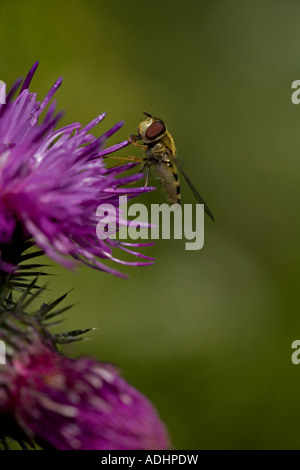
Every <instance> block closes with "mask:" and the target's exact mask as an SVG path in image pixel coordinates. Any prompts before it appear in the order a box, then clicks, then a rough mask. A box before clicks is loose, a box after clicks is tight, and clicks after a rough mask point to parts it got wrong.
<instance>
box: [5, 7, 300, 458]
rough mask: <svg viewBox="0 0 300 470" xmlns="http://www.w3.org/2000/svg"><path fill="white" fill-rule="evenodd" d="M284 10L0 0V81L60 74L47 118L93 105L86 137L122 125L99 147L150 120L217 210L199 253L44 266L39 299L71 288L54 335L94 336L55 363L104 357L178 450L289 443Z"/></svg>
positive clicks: (294, 435) (299, 114)
mask: <svg viewBox="0 0 300 470" xmlns="http://www.w3.org/2000/svg"><path fill="white" fill-rule="evenodd" d="M299 16H300V4H299V2H298V1H296V0H294V1H293V0H288V1H283V0H251V1H240V0H227V1H226V2H224V1H222V0H206V1H203V0H198V1H196V0H185V1H184V2H183V1H177V0H172V1H171V0H165V1H164V0H151V1H144V2H141V1H140V0H129V1H126V2H122V1H112V0H111V1H104V0H98V1H96V0H94V1H93V0H72V1H71V0H64V1H58V0H52V2H50V3H45V2H42V1H37V0H30V1H16V0H15V1H10V0H9V1H8V0H1V2H0V64H1V77H0V78H1V79H2V80H5V81H6V82H7V83H8V84H11V83H12V82H13V81H14V79H15V78H16V77H18V76H20V75H24V74H26V72H27V70H28V69H29V67H30V66H31V65H32V63H33V62H35V61H36V60H40V66H39V69H38V72H37V73H36V76H35V78H34V80H33V83H32V85H31V89H32V91H35V90H36V91H37V92H38V93H39V96H40V97H43V96H44V95H45V94H46V92H47V91H48V89H49V88H50V86H51V85H52V84H53V82H54V81H55V80H56V79H57V78H58V77H59V76H60V75H63V77H64V84H63V86H62V88H61V89H60V90H59V92H58V93H57V99H58V107H59V108H60V109H65V110H66V115H65V117H64V118H63V123H64V124H66V123H70V122H72V121H78V120H79V121H80V122H82V123H83V124H85V123H87V122H88V121H89V120H91V119H92V118H93V117H95V116H96V115H97V114H99V113H101V112H103V111H106V112H107V113H108V116H107V118H106V120H105V122H104V123H103V124H101V125H100V126H101V127H100V126H99V128H98V129H96V131H95V132H96V134H97V135H100V134H101V133H102V132H103V130H106V129H107V128H108V127H109V126H110V125H112V124H114V123H115V122H117V121H119V120H122V119H124V120H125V125H124V127H123V128H122V130H121V131H119V135H118V136H115V137H114V138H113V139H112V140H111V143H115V142H116V141H118V140H123V139H125V138H127V136H128V134H129V133H130V132H135V130H136V126H137V124H138V123H139V121H140V119H141V117H142V115H141V112H142V111H143V110H144V109H146V110H148V111H150V112H153V113H154V114H155V115H158V116H160V117H162V118H163V119H164V120H165V121H166V123H167V125H168V128H169V130H170V131H171V132H172V134H173V136H174V138H175V140H176V144H177V149H178V154H179V155H180V158H181V160H183V161H184V163H185V169H186V171H187V172H188V173H189V174H190V175H191V176H192V179H193V181H194V183H195V185H196V186H197V188H199V191H200V193H201V194H202V195H203V196H204V197H205V199H206V200H207V202H208V203H209V206H210V207H211V209H212V210H213V212H214V215H215V217H216V222H215V224H213V223H212V222H211V221H210V219H208V218H206V221H205V245H204V248H203V249H202V250H200V251H196V252H195V251H194V252H192V251H185V249H184V242H183V241H178V240H177V241H172V240H171V241H166V240H164V241H158V242H157V243H156V245H155V246H154V247H152V248H147V249H146V250H145V252H147V254H150V255H153V256H155V258H156V264H155V265H154V266H153V267H147V268H123V272H126V273H127V274H128V275H129V276H130V279H129V280H127V281H124V280H120V279H117V278H114V277H112V276H110V275H107V274H104V273H101V272H100V273H99V272H96V271H92V270H88V269H85V268H82V269H80V271H79V272H78V273H70V272H67V271H66V270H64V269H63V268H60V267H54V268H52V272H53V273H55V274H57V276H56V277H53V278H52V280H51V284H50V286H49V287H51V290H50V291H49V293H48V294H46V296H47V295H48V298H49V300H50V299H52V298H54V296H55V295H60V294H62V293H64V292H65V291H66V290H69V289H71V288H73V287H74V290H73V291H72V292H71V293H70V295H69V300H70V301H71V302H78V301H79V303H77V304H76V305H75V307H74V308H73V310H72V311H71V312H70V313H69V314H68V315H67V316H66V320H65V323H64V325H63V326H64V327H66V328H72V329H73V328H85V327H94V326H96V327H98V329H97V330H96V331H94V332H93V333H91V334H90V337H91V341H84V342H82V343H80V344H76V346H73V347H72V348H71V350H70V353H71V354H73V355H74V356H77V355H80V354H94V355H95V356H97V357H98V358H99V359H101V360H107V361H110V362H114V363H116V364H118V365H119V366H120V368H121V369H122V371H123V374H124V376H125V377H126V379H128V380H129V381H130V382H131V383H132V384H133V385H134V386H135V387H137V388H138V389H140V390H141V391H142V392H143V393H144V394H146V395H147V396H148V397H149V398H150V399H151V400H152V402H153V403H154V404H155V406H156V407H157V409H158V410H159V413H160V415H161V417H162V419H163V420H164V421H165V423H166V424H167V426H168V429H169V432H170V435H171V439H172V442H173V445H174V447H175V448H177V449H265V448H269V449H286V448H292V449H293V448H299V447H300V432H299V420H300V365H299V366H297V365H294V364H292V362H291V354H292V352H293V351H292V349H291V344H292V342H293V341H294V340H295V339H300V311H299V307H300V287H299V285H300V218H299V214H298V207H299V201H300V187H299V173H300V106H295V105H293V104H292V102H291V94H292V89H291V84H292V82H293V81H294V80H296V79H300V28H299ZM130 151H132V152H134V153H135V154H136V155H138V154H140V153H139V149H133V150H132V149H130ZM126 152H127V149H126ZM126 152H123V155H125V154H126ZM152 183H155V180H152ZM182 198H183V201H184V202H186V203H192V202H193V201H194V200H193V195H192V194H191V192H190V191H189V188H188V187H187V186H186V185H185V184H184V182H182ZM162 200H164V194H163V193H162V192H161V191H160V190H159V189H158V190H157V191H156V192H155V193H153V194H151V195H148V196H147V197H146V198H145V199H144V200H142V199H141V200H140V201H139V202H142V201H143V202H144V201H147V203H149V204H150V202H161V201H162Z"/></svg>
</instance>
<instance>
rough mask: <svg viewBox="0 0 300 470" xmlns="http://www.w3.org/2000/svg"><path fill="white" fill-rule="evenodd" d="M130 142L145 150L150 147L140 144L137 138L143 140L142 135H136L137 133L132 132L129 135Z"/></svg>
mask: <svg viewBox="0 0 300 470" xmlns="http://www.w3.org/2000/svg"><path fill="white" fill-rule="evenodd" d="M128 140H129V142H130V143H131V144H132V145H135V146H136V147H140V148H142V149H144V150H147V148H148V145H143V144H139V143H138V142H137V140H141V137H140V136H139V135H135V134H130V136H129V139H128Z"/></svg>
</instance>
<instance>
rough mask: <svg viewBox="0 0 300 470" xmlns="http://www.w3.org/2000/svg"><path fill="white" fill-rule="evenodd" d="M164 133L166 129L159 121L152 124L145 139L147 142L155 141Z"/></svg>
mask: <svg viewBox="0 0 300 470" xmlns="http://www.w3.org/2000/svg"><path fill="white" fill-rule="evenodd" d="M165 131H166V127H165V125H164V123H163V122H161V121H156V122H153V123H152V124H151V125H150V126H149V127H148V129H147V131H146V139H148V140H153V139H156V138H157V137H158V136H160V135H161V134H163V133H164V132H165Z"/></svg>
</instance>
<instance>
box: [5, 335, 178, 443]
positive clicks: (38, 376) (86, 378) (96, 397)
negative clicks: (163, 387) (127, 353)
mask: <svg viewBox="0 0 300 470" xmlns="http://www.w3.org/2000/svg"><path fill="white" fill-rule="evenodd" d="M0 368H2V374H1V382H0V414H1V416H2V418H5V417H7V416H11V417H13V418H14V419H15V420H16V423H18V425H19V426H20V428H21V430H22V431H23V432H24V433H25V435H26V436H28V438H29V439H34V440H37V441H38V442H40V443H41V444H42V445H43V446H45V445H47V446H51V447H52V448H54V449H59V450H72V449H73V450H74V449H78V450H87V449H90V450H151V449H153V450H159V449H168V448H169V446H170V444H169V439H168V435H167V432H166V429H165V427H164V425H163V423H162V422H161V420H160V419H159V417H158V415H157V413H156V410H155V409H154V408H153V406H152V405H151V403H150V402H149V401H148V400H147V399H146V398H145V397H144V396H143V395H142V394H141V393H139V392H138V391H137V390H135V389H134V388H133V387H132V386H131V385H129V384H128V383H127V382H126V381H125V380H124V379H123V378H122V377H121V376H120V374H119V372H118V371H117V369H116V368H115V367H113V366H112V365H110V364H107V363H101V362H99V361H96V360H94V359H90V358H80V359H76V360H73V359H69V358H66V357H63V356H61V355H60V354H58V353H57V351H55V350H52V349H51V348H49V347H46V346H45V345H43V344H42V343H40V342H39V340H34V341H33V342H32V344H31V345H30V346H28V345H25V344H24V348H23V349H22V351H20V352H19V353H16V354H15V355H14V357H13V358H12V360H11V361H10V363H9V364H8V365H7V366H0Z"/></svg>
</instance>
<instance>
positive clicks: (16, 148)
mask: <svg viewBox="0 0 300 470" xmlns="http://www.w3.org/2000/svg"><path fill="white" fill-rule="evenodd" d="M36 68H37V64H34V66H33V67H32V69H31V70H30V72H29V74H28V75H27V77H26V79H25V81H24V83H23V85H22V87H21V91H20V93H19V95H18V96H17V98H16V99H14V100H13V99H12V98H13V95H14V94H15V92H16V90H17V88H18V87H19V85H20V81H18V82H17V83H16V84H15V85H14V86H13V87H12V89H11V91H10V92H9V93H8V94H7V96H6V97H5V87H4V86H3V85H1V84H0V98H1V99H0V271H1V270H2V271H4V270H5V271H9V270H14V269H15V267H14V265H13V264H12V263H10V260H9V259H6V255H5V253H6V247H7V246H8V245H10V244H11V242H12V240H13V236H14V233H15V231H16V230H18V229H21V231H22V234H23V236H24V238H25V239H27V238H31V237H32V238H33V239H34V242H35V244H36V245H38V246H39V247H40V248H41V249H42V250H43V252H44V253H45V254H47V255H48V256H50V257H51V258H52V259H54V260H55V261H57V262H59V263H61V264H63V265H64V266H66V267H72V266H73V262H72V260H71V258H73V259H75V260H80V261H82V262H84V263H86V264H88V265H91V266H93V267H95V268H97V269H101V270H105V271H108V272H111V273H114V274H118V273H117V272H116V271H115V270H114V269H111V268H108V267H107V266H106V265H105V264H103V263H102V262H101V261H100V259H113V260H114V261H119V260H118V259H116V258H114V257H113V256H112V248H113V247H115V246H118V247H120V248H123V249H125V250H126V251H128V245H126V248H125V246H123V245H122V244H121V243H119V242H117V241H114V240H111V239H105V240H99V239H98V237H97V234H96V225H97V222H98V220H97V218H96V209H97V207H98V206H99V204H104V203H109V204H113V205H114V206H116V207H117V208H118V197H119V196H120V195H124V194H125V195H127V196H129V197H133V196H136V195H138V194H141V193H143V192H145V191H148V190H150V189H151V188H133V187H131V188H129V187H127V188H124V187H123V186H124V185H126V184H128V183H134V182H136V181H138V180H139V179H141V178H142V177H143V175H142V174H139V173H138V174H134V175H131V176H122V178H118V177H119V176H120V175H121V174H122V173H123V172H124V171H126V170H128V169H130V168H132V167H134V166H135V163H130V164H126V165H121V166H117V167H115V168H113V169H108V168H106V167H105V165H104V164H103V158H102V157H103V156H104V155H107V154H110V153H111V152H115V151H116V150H119V149H122V148H124V147H126V146H127V145H128V144H129V142H128V141H127V140H126V141H123V142H120V143H118V144H116V145H113V146H112V147H109V148H104V145H105V143H106V140H107V139H108V138H109V137H110V136H112V135H114V134H115V132H116V131H117V130H118V129H119V128H120V127H121V126H122V124H123V123H122V122H120V123H118V124H116V125H115V126H114V127H113V128H111V129H110V130H108V131H107V132H105V133H104V134H103V135H102V136H101V137H99V138H96V137H95V136H94V135H92V134H91V133H90V132H91V130H92V129H93V128H94V127H95V126H96V125H97V124H99V123H100V122H101V121H102V120H103V119H104V117H105V114H101V115H99V116H98V117H96V118H95V119H94V120H93V121H91V122H90V123H89V124H87V125H86V126H82V125H81V124H80V123H78V122H75V123H73V124H69V125H67V126H64V127H61V128H59V129H56V125H57V122H58V121H59V119H60V117H61V114H55V103H52V104H51V105H50V106H49V107H48V111H47V112H44V111H45V109H46V107H47V106H48V105H49V102H50V101H51V99H52V97H53V95H54V94H55V92H56V90H57V89H58V88H59V86H60V85H61V83H62V79H61V78H60V79H58V80H57V82H56V83H55V84H54V85H53V87H52V88H51V90H50V91H49V93H48V94H47V96H46V97H45V98H44V100H43V101H41V102H39V101H37V97H36V94H35V93H31V92H30V91H29V89H28V87H29V84H30V82H31V79H32V77H33V75H34V73H35V70H36ZM42 114H43V116H44V117H43V118H41V115H42ZM134 246H139V245H134ZM132 253H133V254H134V255H136V256H142V255H140V254H138V253H135V252H132ZM145 258H147V257H145ZM147 259H148V260H150V261H151V259H150V258H147ZM120 262H121V261H120ZM123 263H124V264H134V265H139V264H145V263H140V262H133V263H125V262H123ZM146 264H148V263H146Z"/></svg>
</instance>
